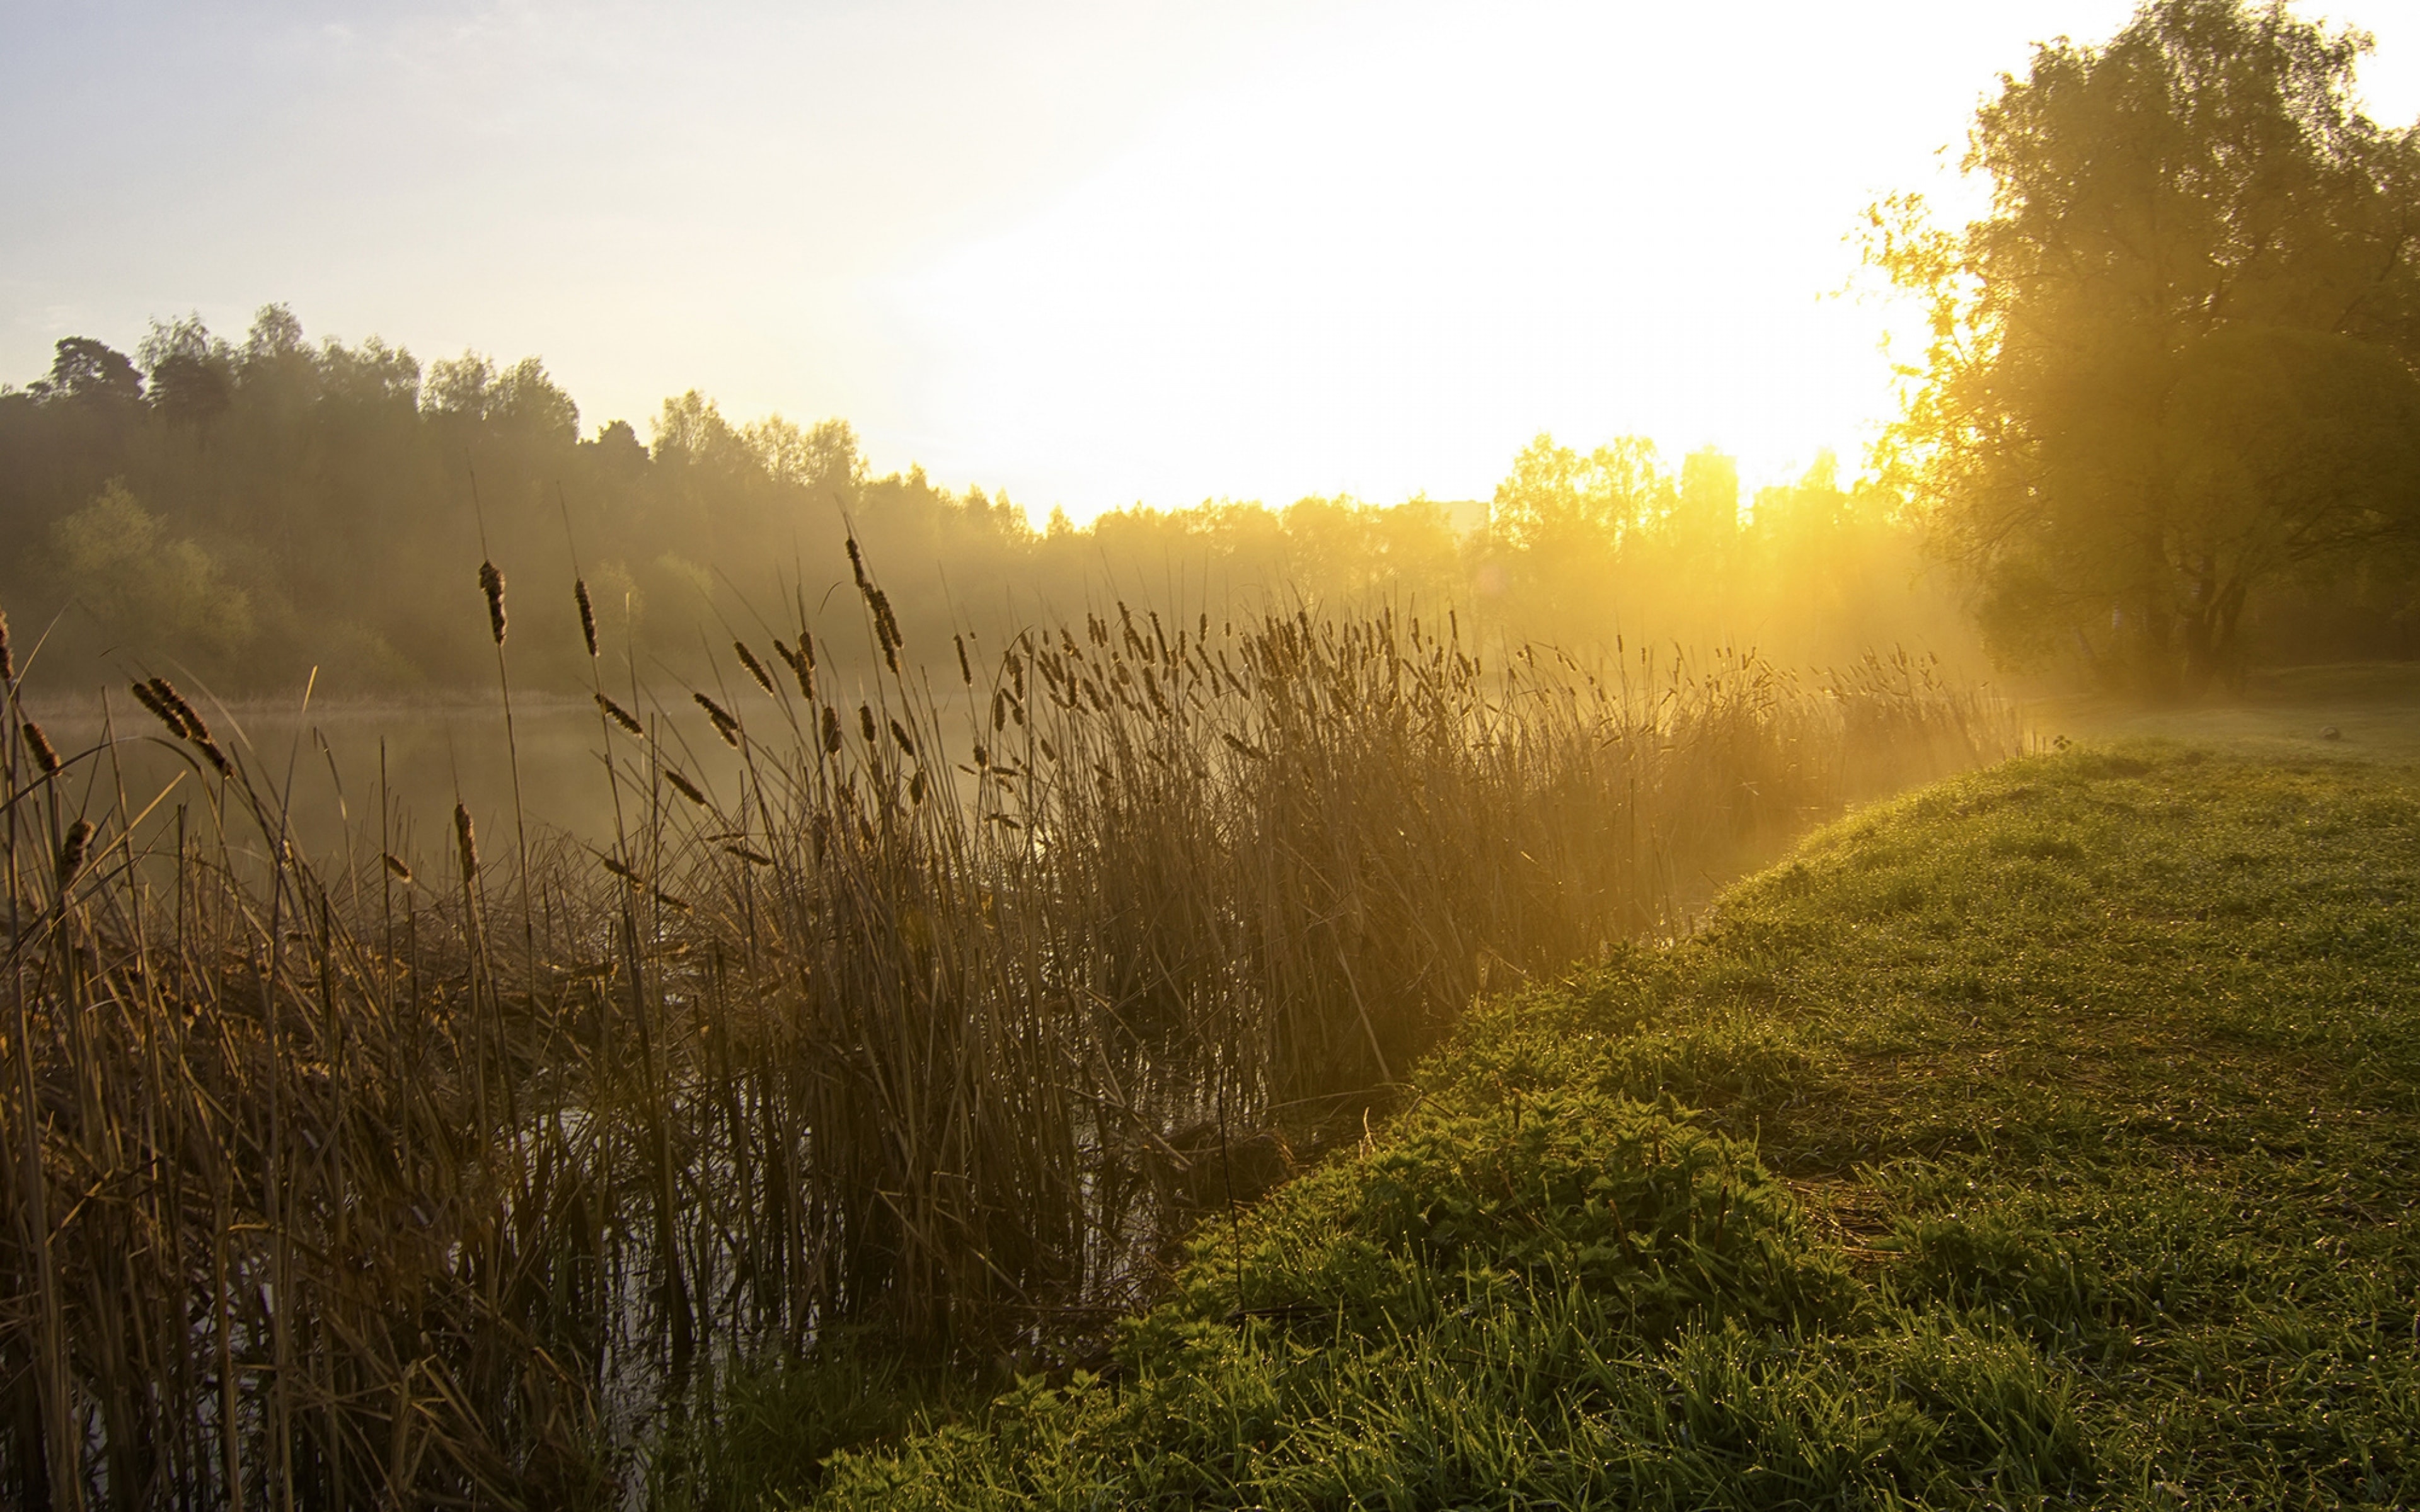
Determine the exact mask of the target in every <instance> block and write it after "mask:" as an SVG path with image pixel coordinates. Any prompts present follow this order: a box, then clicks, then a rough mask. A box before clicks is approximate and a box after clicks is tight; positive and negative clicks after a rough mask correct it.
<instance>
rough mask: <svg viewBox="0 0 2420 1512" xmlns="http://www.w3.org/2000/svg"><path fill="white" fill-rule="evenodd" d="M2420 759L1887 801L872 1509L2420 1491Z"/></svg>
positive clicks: (1587, 985)
mask: <svg viewBox="0 0 2420 1512" xmlns="http://www.w3.org/2000/svg"><path fill="white" fill-rule="evenodd" d="M2415 897H2420V769H2415V768H2414V767H2413V766H2412V765H2409V764H2400V763H2395V762H2381V761H2366V762H2362V761H2344V760H2328V759H2323V758H2320V757H2316V756H2313V757H2288V758H2284V759H2280V758H2278V757H2277V756H2275V755H2274V754H2273V753H2264V754H2263V755H2261V756H2260V757H2258V758H2257V759H2255V758H2251V757H2246V756H2242V755H2227V754H2223V753H2218V752H2213V751H2211V750H2207V749H2203V748H2192V747H2182V746H2176V745H2164V744H2137V745H2131V746H2122V747H2118V748H2104V749H2091V750H2086V749H2078V750H2073V751H2070V752H2067V753H2064V754H2061V755H2056V756H2045V757H2040V758H2032V759H2027V760H2024V761H2020V762H2015V763H2011V764H2008V765H2005V766H2002V767H1999V768H1997V769H1994V770H1993V771H1990V772H1987V773H1982V774H1978V775H1976V776H1972V777H1969V778H1965V779H1959V780H1955V781H1952V782H1948V783H1946V784H1943V785H1940V786H1938V787H1934V788H1931V789H1929V790H1927V791H1925V792H1923V793H1920V794H1917V795H1912V796H1910V797H1907V798H1905V799H1902V800H1900V801H1898V802H1895V803H1892V804H1889V805H1886V806H1884V807H1881V808H1877V809H1875V810H1869V811H1867V812H1865V813H1863V814H1860V815H1858V816H1856V817H1854V818H1852V819H1850V820H1848V821H1846V822H1844V823H1842V824H1839V825H1835V826H1833V827H1831V828H1830V829H1828V830H1825V831H1823V833H1821V834H1819V835H1817V836H1815V837H1814V838H1812V839H1811V840H1810V841H1807V843H1806V844H1805V845H1804V846H1802V847H1801V848H1800V849H1799V850H1798V851H1797V852H1796V853H1795V854H1794V855H1793V856H1792V858H1790V859H1789V860H1787V861H1786V862H1784V863H1783V864H1782V865H1780V866H1778V867H1776V868H1774V869H1772V870H1771V871H1768V872H1764V873H1762V874H1761V875H1760V876H1758V877H1756V878H1754V879H1751V880H1750V881H1748V882H1746V883H1745V884H1743V885H1742V886H1740V887H1736V888H1734V889H1733V890H1731V891H1730V893H1729V894H1727V895H1726V896H1725V898H1724V899H1723V900H1722V902H1721V903H1720V905H1719V908H1718V910H1717V912H1716V915H1715V917H1714V920H1713V921H1712V923H1711V924H1710V925H1709V927H1707V928H1706V929H1704V930H1703V931H1701V932H1700V933H1698V934H1697V935H1695V936H1693V937H1692V938H1690V939H1689V940H1687V941H1686V942H1684V943H1683V944H1680V945H1678V946H1675V947H1672V948H1669V949H1660V950H1636V951H1630V952H1626V953H1624V954H1622V955H1621V956H1620V957H1618V958H1617V959H1615V960H1613V961H1611V962H1609V963H1608V964H1605V965H1603V966H1602V967H1601V968H1599V969H1596V970H1593V971H1591V972H1589V973H1587V974H1585V975H1582V976H1579V977H1577V978H1575V979H1574V980H1569V981H1567V982H1564V983H1560V984H1558V985H1555V986H1551V987H1542V988H1539V989H1536V990H1533V991H1529V992H1527V993H1525V994H1521V995H1515V996H1512V997H1510V998H1506V999H1501V1000H1498V1001H1496V1002H1494V1003H1492V1004H1489V1005H1487V1006H1485V1007H1483V1008H1481V1009H1480V1010H1478V1011H1475V1012H1474V1013H1473V1015H1472V1016H1471V1017H1470V1019H1469V1020H1468V1021H1467V1023H1466V1026H1464V1028H1463V1029H1462V1031H1461V1032H1460V1033H1459V1034H1458V1036H1457V1037H1456V1039H1455V1040H1454V1041H1453V1042H1452V1043H1451V1044H1450V1046H1449V1047H1448V1048H1447V1049H1446V1050H1445V1051H1444V1052H1442V1053H1441V1054H1439V1055H1437V1056H1436V1057H1433V1058H1432V1059H1431V1060H1430V1061H1429V1062H1428V1063H1427V1064H1426V1065H1425V1066H1424V1067H1423V1068H1422V1069H1421V1071H1420V1072H1419V1076H1418V1078H1417V1081H1418V1084H1419V1097H1418V1099H1417V1101H1416V1102H1415V1103H1413V1105H1411V1106H1410V1107H1409V1108H1408V1109H1407V1110H1405V1111H1404V1113H1402V1114H1401V1115H1400V1116H1399V1117H1398V1118H1397V1119H1395V1120H1394V1121H1393V1122H1392V1123H1391V1124H1390V1125H1388V1126H1387V1127H1386V1128H1384V1129H1382V1130H1381V1131H1380V1132H1379V1134H1377V1135H1376V1137H1375V1138H1374V1139H1373V1141H1372V1142H1370V1143H1369V1144H1368V1145H1366V1146H1365V1147H1363V1148H1362V1149H1360V1150H1359V1151H1357V1152H1354V1153H1350V1154H1348V1155H1346V1156H1345V1157H1343V1158H1340V1159H1336V1160H1332V1161H1331V1162H1329V1163H1328V1164H1327V1165H1325V1166H1323V1167H1322V1168H1321V1169H1319V1170H1318V1171H1316V1172H1314V1173H1313V1174H1311V1176H1309V1177H1307V1178H1305V1179H1303V1180H1298V1181H1296V1182H1295V1183H1293V1184H1292V1185H1291V1186H1289V1187H1287V1188H1284V1189H1281V1190H1280V1192H1279V1193H1277V1194H1276V1195H1275V1196H1272V1197H1271V1198H1270V1199H1269V1200H1267V1201H1266V1202H1264V1204H1262V1205H1261V1206H1260V1207H1259V1208H1258V1209H1256V1210H1254V1211H1250V1212H1249V1213H1248V1214H1246V1215H1245V1216H1244V1217H1243V1219H1242V1221H1241V1223H1240V1225H1230V1224H1229V1223H1227V1222H1225V1221H1223V1220H1222V1221H1217V1222H1214V1223H1212V1224H1211V1225H1210V1226H1208V1227H1205V1229H1204V1230H1203V1231H1202V1233H1201V1234H1200V1235H1199V1237H1198V1238H1197V1240H1196V1241H1195V1242H1194V1244H1193V1246H1192V1249H1191V1252H1190V1256H1189V1259H1188V1260H1187V1265H1186V1267H1185V1269H1184V1271H1183V1272H1182V1273H1181V1275H1180V1277H1179V1282H1178V1285H1177V1287H1176V1288H1175V1290H1174V1292H1173V1293H1172V1294H1171V1296H1170V1297H1169V1298H1168V1299H1167V1300H1166V1301H1165V1302H1163V1303H1162V1304H1160V1305H1159V1306H1158V1307H1157V1308H1156V1309H1155V1310H1154V1311H1152V1312H1151V1313H1150V1314H1148V1315H1147V1316H1145V1317H1143V1318H1141V1319H1137V1320H1135V1322H1134V1323H1133V1324H1132V1325H1131V1326H1130V1328H1129V1329H1128V1331H1127V1333H1126V1334H1125V1338H1124V1342H1123V1345H1122V1347H1121V1349H1120V1350H1119V1354H1118V1358H1117V1363H1116V1365H1114V1366H1112V1367H1111V1368H1110V1369H1109V1370H1108V1371H1106V1372H1103V1373H1102V1374H1099V1375H1086V1374H1080V1373H1079V1374H1078V1375H1076V1376H1074V1377H1072V1378H1069V1379H1064V1380H1055V1381H1043V1380H1038V1379H1037V1380H1033V1381H1028V1382H1026V1383H1024V1384H1023V1385H1021V1386H1020V1387H1019V1388H1018V1389H1017V1390H1016V1391H1014V1392H1012V1393H1010V1394H1008V1395H1007V1396H1003V1397H1001V1398H1000V1399H998V1400H997V1401H994V1402H993V1403H991V1404H990V1405H989V1406H988V1407H987V1408H985V1410H983V1411H980V1412H973V1413H970V1414H960V1415H959V1416H957V1417H956V1419H955V1420H954V1421H952V1422H949V1423H946V1424H943V1425H939V1426H936V1427H928V1428H927V1429H925V1430H923V1431H921V1432H918V1433H915V1434H911V1435H909V1436H907V1437H905V1438H903V1439H900V1440H898V1441H896V1442H893V1443H888V1444H886V1445H884V1446H882V1447H880V1448H878V1449H871V1450H865V1451H861V1452H858V1453H854V1454H844V1455H841V1456H839V1457H837V1458H834V1459H833V1460H831V1461H830V1466H829V1474H828V1478H827V1479H826V1481H825V1484H824V1485H823V1487H822V1489H821V1491H820V1493H819V1496H818V1500H817V1503H816V1504H818V1505H823V1506H830V1507H876V1506H879V1507H919V1506H925V1507H970V1506H971V1507H985V1506H997V1507H1069V1508H1074V1507H1111V1506H1137V1505H1159V1506H1234V1507H1259V1506H1268V1507H1347V1506H1388V1507H1413V1506H1423V1507H1425V1506H1436V1507H1446V1506H1505V1507H1515V1506H1517V1507H1550V1506H1581V1505H1599V1504H1602V1505H1625V1506H1626V1505H1652V1506H1684V1505H1685V1506H1693V1507H1694V1506H1786V1505H1824V1506H1832V1505H1875V1506H1897V1505H2025V1504H2058V1505H2068V1504H2103V1505H2142V1506H2184V1505H2208V1504H2222V1503H2243V1504H2263V1505H2311V1506H2320V1505H2346V1504H2411V1503H2412V1502H2414V1501H2420V1312H2415V1294H2416V1293H2420V1235H2415V1232H2414V1228H2413V1225H2412V1203H2413V1200H2414V1197H2415V1196H2420V1034H2415V1028H2420V1023H2415V1020H2420V909H2415V903H2414V900H2415Z"/></svg>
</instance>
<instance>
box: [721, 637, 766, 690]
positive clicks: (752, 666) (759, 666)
mask: <svg viewBox="0 0 2420 1512" xmlns="http://www.w3.org/2000/svg"><path fill="white" fill-rule="evenodd" d="M731 649H732V650H734V651H736V652H737V653H739V665H741V666H742V667H745V668H747V669H748V675H749V676H751V677H752V678H754V679H756V686H757V687H761V688H763V689H764V690H765V692H766V694H767V695H768V696H770V695H771V693H772V691H773V678H772V675H771V674H770V673H768V672H767V671H765V664H764V663H763V662H761V661H758V660H757V659H756V653H754V652H752V651H751V650H749V649H748V642H747V641H745V640H734V641H733V642H731Z"/></svg>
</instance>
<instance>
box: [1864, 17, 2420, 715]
mask: <svg viewBox="0 0 2420 1512" xmlns="http://www.w3.org/2000/svg"><path fill="white" fill-rule="evenodd" d="M2369 45H2370V44H2369V42H2368V39H2366V38H2365V37H2363V36H2361V35H2359V34H2357V33H2352V32H2345V31H2331V30H2329V29H2327V28H2325V27H2323V26H2321V25H2319V24H2317V23H2309V22H2304V21H2302V20H2300V19H2297V18H2296V17H2295V16H2293V15H2292V14H2291V13H2289V12H2288V10H2287V9H2286V8H2285V7H2284V6H2282V5H2275V6H2270V7H2266V8H2253V7H2250V6H2247V5H2245V4H2243V3H2242V0H2155V3H2153V4H2149V5H2147V6H2146V7H2144V8H2143V9H2141V10H2140V11H2138V12H2137V13H2136V15H2135V17H2134V19H2133V22H2132V23H2130V24H2129V25H2128V26H2127V27H2126V28H2125V29H2124V30H2122V31H2121V32H2119V33H2118V36H2117V37H2116V38H2114V39H2112V40H2110V41H2109V42H2108V43H2107V44H2106V45H2105V46H2102V47H2097V48H2095V47H2086V46H2079V45H2076V44H2074V43H2072V42H2069V41H2066V40H2063V39H2062V40H2060V41H2057V42H2055V43H2051V44H2048V45H2045V46H2043V47H2041V48H2040V49H2039V50H2038V51H2037V52H2036V54H2035V56H2034V59H2033V63H2032V67H2031V69H2030V70H2029V71H2028V73H2027V74H2026V76H2025V77H2024V78H2022V79H2019V78H2014V77H2007V78H2004V79H2003V81H2002V85H2001V88H2000V91H1999V94H1998V96H1997V98H1996V99H1993V100H1990V101H1989V102H1987V103H1986V104H1985V105H1984V106H1983V108H1982V109H1981V110H1980V111H1979V112H1978V116H1977V118H1976V121H1975V125H1974V129H1973V132H1972V135H1971V138H1970V146H1969V150H1968V153H1967V157H1966V166H1967V168H1968V169H1969V171H1978V172H1981V173H1983V174H1986V175H1988V176H1989V177H1990V179H1991V184H1992V200H1991V208H1990V210H1989V213H1987V214H1986V215H1984V216H1983V217H1981V218H1980V219H1978V220H1977V221H1975V222H1973V223H1972V224H1968V225H1966V226H1965V227H1964V228H1962V230H1960V231H1955V232H1952V231H1947V230H1944V229H1942V228H1939V227H1937V226H1935V225H1933V224H1931V222H1930V220H1929V216H1928V212H1927V209H1926V207H1925V206H1924V205H1923V204H1922V202H1921V201H1920V200H1918V199H1916V198H1915V197H1913V196H1902V197H1900V198H1897V199H1894V200H1891V201H1887V202H1885V204H1884V205H1882V206H1880V207H1877V208H1876V209H1875V211H1874V212H1873V224H1872V227H1871V232H1872V234H1871V238H1870V240H1869V256H1870V257H1871V258H1872V259H1873V260H1874V261H1875V262H1877V263H1878V264H1880V266H1881V267H1882V268H1883V269H1884V270H1885V271H1886V272H1887V273H1888V274H1889V276H1890V277H1891V278H1892V279H1893V280H1894V281H1895V282H1897V283H1898V284H1899V285H1901V286H1903V287H1906V288H1909V289H1913V290H1915V291H1916V292H1918V293H1919V294H1921V295H1922V296H1923V297H1924V298H1925V299H1926V300H1927V301H1929V304H1930V310H1931V332H1932V336H1931V345H1930V347H1929V349H1928V350H1927V352H1926V354H1925V359H1924V362H1923V363H1922V365H1921V368H1920V369H1919V370H1918V371H1917V373H1916V378H1917V382H1916V385H1915V386H1914V388H1913V390H1912V392H1911V393H1910V394H1909V396H1908V402H1907V405H1906V408H1905V410H1904V413H1903V415H1902V418H1901V419H1900V422H1899V424H1897V426H1896V427H1895V429H1894V431H1893V432H1892V434H1891V436H1890V438H1889V440H1888V442H1887V450H1888V454H1889V456H1890V459H1891V462H1892V471H1893V474H1894V475H1895V477H1896V478H1897V479H1898V480H1899V481H1900V482H1901V483H1902V484H1904V485H1905V486H1907V487H1908V489H1909V490H1910V491H1911V493H1912V494H1913V495H1915V496H1916V498H1918V499H1920V500H1921V501H1924V502H1925V503H1926V504H1927V505H1929V506H1930V509H1931V518H1932V521H1933V523H1934V525H1935V527H1936V532H1935V539H1936V540H1937V541H1938V543H1939V544H1940V545H1941V546H1942V547H1943V548H1945V549H1946V550H1947V553H1948V554H1949V555H1950V556H1951V557H1952V558H1953V559H1954V560H1955V561H1957V562H1958V563H1961V564H1962V566H1963V567H1964V568H1965V569H1966V570H1967V571H1968V573H1969V574H1970V575H1971V580H1972V582H1973V584H1974V586H1975V589H1976V592H1977V596H1978V608H1979V609H1980V611H1981V614H1982V618H1983V624H1984V628H1985V630H1986V632H1987V634H1988V635H1989V637H1990V638H1991V640H1992V642H1993V646H1994V649H1995V650H1996V651H1997V652H1999V653H2000V654H2001V655H2003V656H2007V657H2009V658H2012V659H2015V658H2035V659H2040V658H2042V657H2046V656H2053V655H2060V654H2067V655H2074V656H2080V657H2081V658H2083V659H2084V660H2086V662H2088V663H2090V664H2091V665H2093V666H2095V667H2096V668H2098V669H2100V670H2102V671H2103V672H2105V673H2107V674H2109V675H2111V676H2113V677H2120V678H2123V679H2124V680H2126V681H2129V682H2132V683H2133V684H2135V685H2137V686H2141V687H2149V688H2151V689H2167V688H2172V687H2180V686H2181V687H2188V688H2190V687H2195V686H2198V685H2200V684H2202V683H2205V682H2207V681H2208V680H2210V679H2211V678H2212V677H2231V676H2233V675H2235V674H2237V673H2238V672H2239V671H2241V669H2242V664H2243V642H2242V625H2243V623H2244V615H2245V611H2246V609H2247V606H2248V605H2250V604H2251V603H2252V602H2253V601H2254V600H2255V598H2256V597H2257V595H2259V594H2263V593H2264V592H2267V591H2269V590H2271V589H2273V588H2274V587H2276V586H2278V585H2280V584H2282V583H2286V582H2288V581H2291V580H2293V579H2296V578H2297V576H2298V575H2300V576H2303V577H2305V578H2307V577H2308V576H2310V575H2313V574H2323V575H2324V574H2335V575H2337V576H2339V577H2342V576H2347V575H2354V574H2359V573H2363V572H2369V573H2371V574H2372V576H2373V577H2374V576H2375V572H2376V569H2378V568H2379V567H2380V565H2381V563H2382V562H2383V561H2384V560H2385V555H2386V554H2387V553H2390V552H2394V551H2397V550H2398V549H2400V548H2404V547H2406V546H2408V545H2410V544H2411V543H2412V541H2413V540H2414V539H2415V537H2420V454H2415V452H2414V449H2413V446H2412V442H2411V437H2412V428H2411V427H2412V417H2413V415H2414V413H2415V411H2414V409H2413V408H2412V406H2413V403H2414V397H2413V390H2412V363H2413V362H2414V360H2415V359H2420V129H2412V130H2404V131H2390V130H2387V129H2384V128H2381V127H2380V126H2379V125H2377V124H2376V123H2374V122H2373V121H2371V120H2370V119H2368V118H2367V117H2366V116H2364V115H2363V114H2362V113H2361V112H2360V110H2359V109H2358V108H2357V106H2356V104H2355V101H2354V96H2353V69H2354V64H2355V62H2356V61H2357V60H2358V58H2359V57H2360V56H2361V54H2363V52H2364V51H2366V49H2367V47H2368V46H2369Z"/></svg>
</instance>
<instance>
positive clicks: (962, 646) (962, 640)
mask: <svg viewBox="0 0 2420 1512" xmlns="http://www.w3.org/2000/svg"><path fill="white" fill-rule="evenodd" d="M950 639H951V640H955V641H956V642H957V643H958V681H960V682H962V683H964V684H966V685H967V686H968V687H973V686H974V681H975V673H974V669H973V668H971V667H970V666H968V665H967V638H966V637H965V636H962V635H958V636H952V637H951V638H950Z"/></svg>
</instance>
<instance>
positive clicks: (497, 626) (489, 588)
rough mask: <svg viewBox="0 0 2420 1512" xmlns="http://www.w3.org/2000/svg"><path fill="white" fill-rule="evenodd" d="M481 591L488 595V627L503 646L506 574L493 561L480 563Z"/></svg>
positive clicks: (497, 642) (497, 641)
mask: <svg viewBox="0 0 2420 1512" xmlns="http://www.w3.org/2000/svg"><path fill="white" fill-rule="evenodd" d="M479 592H481V593H483V594H487V595H488V628H489V631H490V632H492V633H493V634H494V636H495V638H496V644H498V645H500V646H501V645H503V644H504V574H503V573H502V572H500V571H498V570H497V568H496V564H495V563H492V562H482V563H479Z"/></svg>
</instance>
